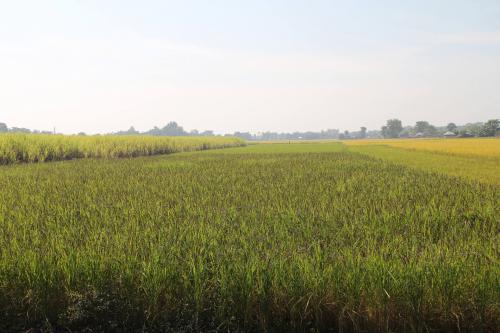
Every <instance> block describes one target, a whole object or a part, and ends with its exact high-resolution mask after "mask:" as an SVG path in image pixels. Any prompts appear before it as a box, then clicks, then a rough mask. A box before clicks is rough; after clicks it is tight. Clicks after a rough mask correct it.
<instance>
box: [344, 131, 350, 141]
mask: <svg viewBox="0 0 500 333" xmlns="http://www.w3.org/2000/svg"><path fill="white" fill-rule="evenodd" d="M344 138H345V139H350V138H351V134H350V133H349V131H347V130H345V131H344Z"/></svg>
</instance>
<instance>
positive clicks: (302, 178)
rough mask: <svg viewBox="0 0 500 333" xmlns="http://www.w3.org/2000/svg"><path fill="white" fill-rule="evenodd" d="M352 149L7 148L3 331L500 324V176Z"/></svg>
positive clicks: (1, 208)
mask: <svg viewBox="0 0 500 333" xmlns="http://www.w3.org/2000/svg"><path fill="white" fill-rule="evenodd" d="M351 149H352V148H351V147H347V146H346V145H343V144H342V143H338V142H337V143H316V144H267V145H250V146H246V147H238V148H228V149H223V150H207V151H202V152H189V153H180V154H172V155H165V156H149V157H137V158H134V159H93V158H90V159H81V160H72V161H63V162H56V163H38V164H18V165H8V166H2V167H1V168H0V188H1V189H2V190H1V191H0V331H1V332H4V331H5V332H19V331H25V330H28V329H30V328H42V329H44V330H46V331H47V332H49V331H54V330H55V331H58V332H59V331H61V332H69V331H71V332H79V331H85V330H86V331H94V332H96V331H98V332H100V331H112V332H124V331H129V332H169V331H174V332H175V331H183V332H190V331H245V332H253V331H280V332H287V331H296V332H304V331H309V332H312V331H322V332H476V331H483V332H495V331H498V329H499V325H500V324H499V319H498V318H500V265H499V251H498V250H499V249H498V244H499V216H500V215H499V214H500V206H499V199H500V192H499V186H500V185H499V184H497V183H496V182H488V181H486V180H482V181H479V180H476V179H471V178H467V177H462V176H459V175H450V174H449V173H447V172H440V171H439V170H438V169H437V168H436V169H435V170H431V171H429V170H427V169H425V167H424V168H417V167H408V166H406V165H403V164H402V163H394V161H391V160H389V159H384V158H381V157H380V156H369V155H368V154H366V152H359V151H352V150H351ZM367 149H368V147H367ZM391 149H393V151H391V154H397V152H398V151H405V152H409V153H414V152H413V151H409V150H402V149H396V148H391ZM420 153H422V154H427V155H429V156H433V155H435V154H434V153H429V152H420ZM447 157H448V158H450V159H453V158H458V157H457V156H453V155H447ZM478 158H479V157H478ZM497 167H498V165H497ZM477 168H478V170H480V168H481V164H480V163H478V164H477ZM497 170H498V169H497Z"/></svg>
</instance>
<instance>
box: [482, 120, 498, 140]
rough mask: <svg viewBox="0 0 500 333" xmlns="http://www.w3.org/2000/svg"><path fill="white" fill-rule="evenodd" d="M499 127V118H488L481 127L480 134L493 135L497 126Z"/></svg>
mask: <svg viewBox="0 0 500 333" xmlns="http://www.w3.org/2000/svg"><path fill="white" fill-rule="evenodd" d="M499 127H500V120H499V119H490V120H488V121H487V122H486V123H485V124H484V125H483V128H482V129H481V132H480V134H479V135H480V136H495V134H496V132H497V130H498V128H499Z"/></svg>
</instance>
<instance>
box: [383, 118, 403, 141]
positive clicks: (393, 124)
mask: <svg viewBox="0 0 500 333" xmlns="http://www.w3.org/2000/svg"><path fill="white" fill-rule="evenodd" d="M402 130H403V125H402V123H401V120H399V119H389V120H387V125H386V126H382V135H383V136H384V138H397V137H398V136H399V134H400V133H401V131H402Z"/></svg>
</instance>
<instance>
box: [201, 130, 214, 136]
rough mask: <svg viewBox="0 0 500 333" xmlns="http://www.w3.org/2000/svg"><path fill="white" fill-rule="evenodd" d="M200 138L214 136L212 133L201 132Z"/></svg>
mask: <svg viewBox="0 0 500 333" xmlns="http://www.w3.org/2000/svg"><path fill="white" fill-rule="evenodd" d="M200 135H201V136H214V131H203V132H201V133H200Z"/></svg>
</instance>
